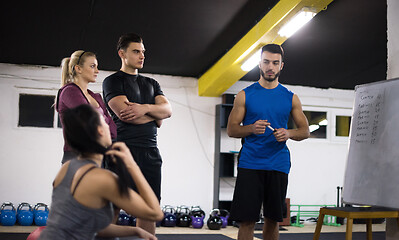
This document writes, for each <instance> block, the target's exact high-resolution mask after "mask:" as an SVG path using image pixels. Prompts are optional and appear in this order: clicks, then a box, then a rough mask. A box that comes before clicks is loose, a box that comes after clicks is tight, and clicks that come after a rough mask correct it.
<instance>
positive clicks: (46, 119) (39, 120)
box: [18, 93, 60, 128]
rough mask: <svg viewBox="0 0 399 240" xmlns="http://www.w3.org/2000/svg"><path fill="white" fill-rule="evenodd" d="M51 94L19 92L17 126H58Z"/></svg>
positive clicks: (53, 97)
mask: <svg viewBox="0 0 399 240" xmlns="http://www.w3.org/2000/svg"><path fill="white" fill-rule="evenodd" d="M54 99H55V96H53V95H35V94H25V93H21V94H20V95H19V118H18V126H19V127H42V128H53V127H54V124H55V126H56V127H60V124H59V123H58V122H59V121H58V117H55V114H54V107H53V104H54Z"/></svg>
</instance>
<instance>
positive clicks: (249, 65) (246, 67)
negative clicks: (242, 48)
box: [241, 49, 262, 72]
mask: <svg viewBox="0 0 399 240" xmlns="http://www.w3.org/2000/svg"><path fill="white" fill-rule="evenodd" d="M261 53H262V49H259V50H258V51H256V52H255V53H254V54H253V55H252V56H251V57H250V58H248V59H247V60H246V61H245V62H244V63H243V64H242V65H241V69H242V70H243V71H246V72H248V71H251V70H252V69H253V68H254V67H255V66H256V65H258V64H259V61H260V57H261Z"/></svg>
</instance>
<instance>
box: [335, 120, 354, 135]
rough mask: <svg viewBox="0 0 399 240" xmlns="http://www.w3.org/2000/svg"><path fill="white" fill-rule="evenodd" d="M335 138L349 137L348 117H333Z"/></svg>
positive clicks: (349, 123) (349, 124) (349, 122)
mask: <svg viewBox="0 0 399 240" xmlns="http://www.w3.org/2000/svg"><path fill="white" fill-rule="evenodd" d="M335 125H336V127H335V136H337V137H349V129H350V126H351V117H350V116H339V115H336V116H335Z"/></svg>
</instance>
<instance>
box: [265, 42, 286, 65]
mask: <svg viewBox="0 0 399 240" xmlns="http://www.w3.org/2000/svg"><path fill="white" fill-rule="evenodd" d="M263 52H270V53H278V54H280V55H281V61H284V50H283V48H282V47H281V46H280V45H278V44H274V43H271V44H267V45H265V46H263V47H262V53H263Z"/></svg>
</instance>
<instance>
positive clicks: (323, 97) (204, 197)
mask: <svg viewBox="0 0 399 240" xmlns="http://www.w3.org/2000/svg"><path fill="white" fill-rule="evenodd" d="M109 74H111V72H105V71H101V73H100V76H99V77H98V79H99V80H102V79H104V78H105V77H106V76H108V75H109ZM145 75H147V76H151V77H154V78H155V79H157V80H158V81H159V83H160V84H161V87H162V89H163V91H164V93H165V95H166V96H167V98H168V99H169V101H170V103H171V105H172V108H173V116H172V117H171V118H170V119H167V120H165V121H164V124H163V126H162V127H161V129H159V136H158V141H159V148H160V151H161V154H162V156H163V160H164V164H163V180H162V202H161V204H162V205H165V204H170V205H174V206H177V205H182V204H184V205H189V206H191V205H200V206H201V207H202V208H204V210H205V211H206V212H209V211H210V209H211V207H212V199H213V196H212V193H213V179H212V177H213V162H214V159H213V158H214V157H213V156H214V140H215V139H214V129H215V126H214V124H215V105H216V104H219V103H221V98H210V97H199V96H198V93H197V91H198V88H197V79H194V78H183V77H173V76H162V75H149V74H145ZM59 79H60V69H59V68H57V67H43V66H41V67H40V66H20V65H12V64H0V93H1V94H0V104H1V105H2V106H1V109H2V111H1V112H0V131H1V133H2V137H1V138H0V141H1V142H0V189H1V190H0V203H2V202H5V201H11V202H13V203H14V204H15V205H17V204H19V203H20V202H23V201H26V202H29V203H31V204H35V203H37V202H45V203H50V202H51V183H52V180H53V178H54V176H55V174H56V173H57V171H58V169H59V167H60V161H61V157H62V147H63V139H62V131H61V129H44V128H26V127H24V128H21V127H17V123H18V96H19V93H21V92H24V93H37V94H53V95H55V94H56V92H57V90H58V87H59ZM248 84H250V83H249V82H238V83H236V84H235V85H234V86H232V87H231V88H230V89H229V90H228V91H227V93H237V92H238V91H239V90H241V89H242V88H244V87H245V86H247V85H248ZM287 87H289V88H290V89H292V90H293V91H294V92H295V93H297V94H298V96H299V97H300V99H301V101H302V104H303V106H304V108H305V109H306V107H308V108H311V109H314V108H316V109H319V110H322V111H326V110H327V111H329V112H330V111H331V110H334V109H338V110H346V111H347V112H349V113H351V107H352V104H353V103H352V102H353V91H347V90H333V89H329V90H322V89H316V88H307V87H298V86H287ZM90 88H91V89H92V90H93V91H96V92H101V81H100V82H98V83H95V84H91V85H90ZM328 135H329V137H328V139H327V140H320V139H308V140H305V141H302V142H293V141H289V143H288V145H289V148H290V150H291V153H292V154H291V155H292V170H291V174H290V179H289V180H290V183H289V191H288V197H290V198H291V202H292V204H335V203H336V187H337V186H342V183H343V175H344V168H345V162H346V154H347V141H345V140H337V139H333V138H331V137H330V135H331V133H330V132H328ZM236 145H237V144H236ZM235 147H236V148H239V147H240V146H239V144H238V145H237V146H235Z"/></svg>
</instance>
